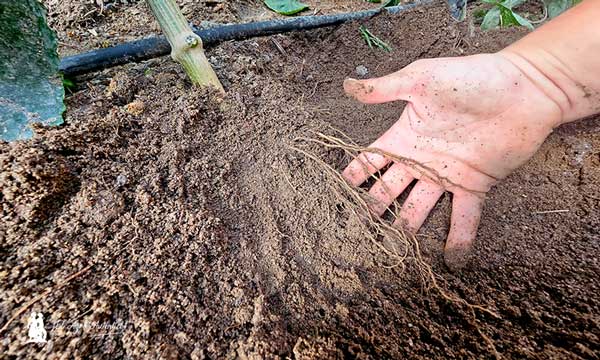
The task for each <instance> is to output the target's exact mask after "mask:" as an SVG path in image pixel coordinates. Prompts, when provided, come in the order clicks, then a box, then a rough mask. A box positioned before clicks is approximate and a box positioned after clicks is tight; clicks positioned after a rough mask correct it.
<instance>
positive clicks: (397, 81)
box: [344, 70, 414, 104]
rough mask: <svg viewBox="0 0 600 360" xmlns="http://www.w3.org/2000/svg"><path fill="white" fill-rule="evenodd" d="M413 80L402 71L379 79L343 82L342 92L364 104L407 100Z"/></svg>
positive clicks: (347, 80)
mask: <svg viewBox="0 0 600 360" xmlns="http://www.w3.org/2000/svg"><path fill="white" fill-rule="evenodd" d="M413 85H414V80H413V78H412V76H410V75H408V74H406V73H405V72H403V71H402V70H400V71H397V72H395V73H392V74H389V75H386V76H382V77H379V78H373V79H366V80H356V79H346V80H344V91H345V92H346V94H348V95H350V96H352V97H354V98H355V99H356V100H358V101H360V102H363V103H365V104H381V103H385V102H390V101H396V100H407V101H408V100H409V96H410V94H411V92H412V88H413Z"/></svg>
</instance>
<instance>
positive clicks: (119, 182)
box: [116, 174, 128, 187]
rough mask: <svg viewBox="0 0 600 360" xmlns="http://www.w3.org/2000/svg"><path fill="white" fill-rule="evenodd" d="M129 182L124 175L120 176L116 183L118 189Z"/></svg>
mask: <svg viewBox="0 0 600 360" xmlns="http://www.w3.org/2000/svg"><path fill="white" fill-rule="evenodd" d="M127 181H128V179H127V176H125V175H123V174H119V175H118V176H117V181H116V183H117V187H123V186H125V184H127Z"/></svg>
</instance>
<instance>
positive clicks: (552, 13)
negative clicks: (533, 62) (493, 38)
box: [475, 0, 581, 30]
mask: <svg viewBox="0 0 600 360" xmlns="http://www.w3.org/2000/svg"><path fill="white" fill-rule="evenodd" d="M481 2H483V3H486V4H490V5H492V7H491V8H490V9H488V10H487V11H484V12H483V13H475V16H476V17H483V21H482V22H481V28H482V29H484V30H488V29H494V28H497V27H509V26H525V27H527V28H529V29H531V30H533V23H539V22H542V21H543V20H545V19H546V18H550V19H552V18H554V17H556V16H558V15H560V14H561V13H563V12H564V11H566V10H567V9H569V8H570V7H572V6H574V5H576V4H578V3H580V2H581V0H544V1H542V4H543V6H544V18H543V19H542V20H540V21H537V22H533V21H530V20H528V19H526V18H524V17H523V16H521V15H519V14H517V13H516V12H515V11H514V8H515V7H517V6H519V5H522V4H523V3H525V0H481Z"/></svg>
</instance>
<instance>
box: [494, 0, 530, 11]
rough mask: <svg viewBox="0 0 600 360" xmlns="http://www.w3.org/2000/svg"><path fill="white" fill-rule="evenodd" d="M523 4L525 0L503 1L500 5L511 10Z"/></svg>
mask: <svg viewBox="0 0 600 360" xmlns="http://www.w3.org/2000/svg"><path fill="white" fill-rule="evenodd" d="M524 2H525V0H504V1H502V2H501V3H500V5H502V6H504V7H506V8H508V9H511V10H512V8H514V7H516V6H519V5H521V4H523V3H524Z"/></svg>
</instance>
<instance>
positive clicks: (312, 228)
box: [0, 7, 600, 359]
mask: <svg viewBox="0 0 600 360" xmlns="http://www.w3.org/2000/svg"><path fill="white" fill-rule="evenodd" d="M367 26H368V27H369V29H370V30H371V31H372V32H373V33H375V34H376V35H379V36H380V37H381V38H382V39H383V40H385V41H386V42H388V43H389V44H390V45H391V46H392V47H393V52H391V53H389V54H388V53H386V52H383V51H379V50H370V49H369V48H368V47H367V46H366V45H365V44H364V43H363V42H362V40H361V39H360V36H359V34H358V31H357V27H358V24H355V23H354V24H347V25H344V26H341V27H339V28H335V29H326V30H319V31H314V32H309V33H305V34H297V35H290V36H275V37H272V38H265V39H256V40H249V41H244V42H230V43H226V44H222V45H220V46H218V47H216V48H214V49H211V50H209V51H208V55H209V56H210V57H212V58H214V59H216V64H217V70H218V73H219V75H220V76H221V78H222V80H223V83H224V85H225V86H226V88H227V90H228V96H227V97H226V98H225V99H219V98H218V97H217V96H214V95H211V94H207V93H206V92H203V91H199V90H197V89H195V88H193V87H191V85H190V84H189V82H188V81H187V79H186V77H185V75H184V74H183V73H182V71H181V70H180V68H179V66H178V65H177V64H174V63H172V62H171V61H170V60H169V59H167V58H164V59H158V60H154V61H150V62H147V63H145V64H137V65H136V64H132V65H129V66H126V67H123V68H120V69H116V70H109V71H106V72H104V73H102V74H96V75H94V78H93V79H92V80H90V81H89V82H85V83H83V84H82V83H80V85H79V87H80V88H81V89H85V90H80V91H78V92H76V93H75V94H73V95H71V96H70V97H69V99H68V113H67V118H66V125H65V126H63V127H61V128H53V129H39V131H38V133H37V135H36V137H35V138H34V139H32V140H30V141H26V142H18V143H12V144H5V143H4V144H0V186H1V190H2V192H1V195H0V205H1V207H2V222H1V223H0V256H1V259H2V262H1V263H0V280H1V281H0V286H1V293H2V297H1V299H0V312H1V314H0V324H1V325H4V324H6V323H7V321H8V320H9V318H10V317H11V316H13V315H14V314H15V313H16V312H17V311H18V309H19V308H21V306H23V305H24V304H25V303H27V302H28V301H30V300H31V299H33V298H34V297H35V296H37V295H40V294H44V296H42V298H41V299H40V300H39V301H37V302H36V303H35V304H34V305H33V306H31V308H30V309H28V310H27V311H25V312H24V313H23V314H22V315H20V316H18V317H17V318H16V320H15V321H14V322H12V323H11V324H10V325H9V326H8V330H7V331H4V332H2V333H1V336H2V341H1V342H0V353H2V354H6V355H7V356H9V357H22V358H25V357H28V358H29V357H37V358H42V357H56V358H59V357H65V358H66V357H104V358H111V359H112V358H120V357H128V358H159V357H160V358H177V357H185V358H193V359H201V358H237V357H239V358H277V357H290V358H303V359H304V358H343V357H351V358H424V359H429V358H454V357H456V358H458V357H460V358H493V357H494V351H493V349H492V346H491V345H490V343H491V344H493V346H494V347H495V349H496V351H497V352H498V353H499V354H500V355H501V356H503V357H506V358H540V359H547V358H556V359H563V358H573V359H578V358H592V359H593V358H598V357H599V354H600V339H599V337H600V315H599V314H600V309H599V307H600V306H599V299H600V288H599V286H600V285H599V282H598V276H599V275H600V264H599V260H598V258H599V256H600V234H599V232H600V231H599V229H600V211H599V208H600V189H599V188H598V184H599V183H600V150H599V149H600V131H599V130H600V117H594V118H592V119H587V120H584V121H580V122H578V123H573V124H571V125H568V126H564V127H562V128H560V129H558V130H557V131H556V132H555V133H554V134H552V135H551V136H550V137H549V139H548V140H547V141H546V143H545V144H544V145H543V147H542V149H541V150H540V151H539V152H538V153H537V154H536V155H535V156H534V158H533V159H532V160H531V161H530V162H529V163H528V164H527V165H526V166H524V167H523V168H522V169H520V170H519V171H517V172H515V173H514V174H513V175H512V176H510V177H509V178H508V179H506V180H505V181H504V182H502V183H501V184H500V185H498V186H497V187H496V188H495V189H493V190H492V191H491V193H490V194H489V197H488V202H487V206H486V209H485V213H484V218H483V220H482V224H481V227H480V231H479V236H478V239H477V243H476V246H475V250H474V254H473V259H472V261H471V264H470V266H469V267H468V268H467V269H465V270H463V271H461V272H457V273H450V272H449V271H448V270H447V269H446V268H445V267H444V266H443V262H442V254H441V249H442V247H443V242H444V238H445V234H446V231H447V228H448V216H449V210H450V208H449V205H450V197H449V196H448V195H446V196H445V197H444V198H443V199H442V200H441V201H440V203H439V204H438V206H437V209H436V210H434V214H433V216H432V218H431V219H429V221H428V222H427V223H426V225H425V227H424V229H423V230H422V231H421V235H419V241H420V243H421V245H422V248H423V249H424V251H423V252H424V257H425V259H426V260H427V261H428V262H430V263H431V264H432V265H433V268H434V270H435V272H436V273H437V274H438V277H437V279H438V282H439V283H440V286H441V287H442V288H443V289H444V290H445V291H446V292H447V293H449V294H455V295H457V296H460V297H462V298H463V299H465V300H466V301H468V302H470V303H473V304H479V305H482V306H484V307H486V308H488V309H489V310H491V311H493V312H495V313H497V314H498V315H499V318H494V317H492V316H491V315H489V314H487V313H486V312H483V311H480V310H473V309H472V308H470V307H468V306H465V305H463V304H461V303H460V302H452V301H448V300H446V299H445V298H444V297H443V296H442V295H441V293H440V292H439V291H438V290H436V289H434V288H431V287H430V286H429V285H430V283H429V282H426V281H423V280H422V277H421V276H419V275H420V272H419V271H418V269H417V268H416V267H415V261H413V260H412V259H410V258H409V259H407V260H406V261H405V267H402V266H396V267H391V266H389V265H391V264H392V263H393V262H392V261H391V259H390V257H389V256H388V255H387V254H386V253H384V252H382V251H381V247H380V246H378V244H377V243H375V242H373V241H371V240H368V234H365V232H364V231H363V230H362V229H363V226H362V224H361V223H360V221H355V220H354V218H353V217H352V216H350V214H351V211H352V208H350V207H349V206H347V203H345V202H343V201H341V200H340V199H341V198H340V196H338V195H337V194H335V193H333V190H335V187H333V186H332V184H331V182H330V180H331V179H330V177H328V176H327V175H326V172H325V171H324V169H323V168H322V167H320V166H318V165H317V164H316V163H315V162H314V161H312V160H311V159H309V158H307V157H306V156H305V155H303V154H302V153H299V152H298V151H296V150H294V149H293V147H300V148H302V149H306V150H310V151H311V152H313V153H315V154H316V155H318V156H319V157H320V158H322V159H324V160H325V162H326V163H328V164H330V165H331V166H333V167H335V168H336V169H341V168H342V167H343V166H344V165H345V164H346V163H347V161H348V159H347V158H346V157H345V156H344V155H343V154H342V152H341V151H339V150H327V149H325V148H323V147H321V146H317V145H315V144H310V143H306V142H305V141H302V140H298V138H301V137H312V136H314V133H313V131H322V132H327V131H332V130H331V127H335V128H338V129H340V130H342V131H343V132H345V133H346V134H348V135H349V136H350V137H351V138H352V139H354V140H355V141H357V142H358V143H360V144H363V145H367V144H368V143H370V142H371V141H372V140H373V139H375V138H376V137H377V136H378V135H379V134H380V133H381V132H382V131H384V130H385V129H386V128H387V127H389V126H390V125H391V124H392V123H393V122H394V121H395V120H396V119H397V117H398V115H399V113H400V111H401V110H402V107H403V104H401V103H395V104H387V105H380V106H365V105H360V104H357V103H356V102H354V101H353V100H351V99H349V98H346V97H345V96H344V95H343V91H342V88H341V84H342V81H343V79H344V78H346V77H348V76H353V77H356V76H357V75H356V73H355V72H356V67H357V66H359V65H363V66H365V67H366V68H367V69H368V72H369V74H368V76H378V75H383V74H386V73H389V72H391V71H395V70H398V69H400V68H401V67H403V66H404V65H407V64H409V63H410V62H412V61H414V60H416V59H419V58H422V57H437V56H456V55H463V54H470V53H478V52H489V51H495V50H498V49H500V48H502V46H505V45H506V44H508V43H510V42H512V41H514V40H515V39H518V38H519V37H520V36H522V35H523V34H524V32H522V31H518V30H513V31H502V32H491V33H485V34H481V33H479V32H478V31H475V30H474V29H473V28H472V27H470V26H469V25H467V24H457V23H455V22H453V21H452V20H449V19H448V18H447V16H446V15H445V10H444V9H443V8H435V7H433V8H428V9H425V10H418V11H415V12H412V13H409V14H405V15H403V16H400V17H389V16H381V17H378V18H376V19H373V20H371V21H369V22H368V23H367ZM273 41H277V42H278V43H279V45H280V46H281V47H282V48H283V49H284V52H281V51H279V50H278V48H277V47H276V46H275V45H274V42H273ZM474 101H476V99H474ZM549 210H552V211H553V212H546V213H544V211H549ZM555 210H561V211H560V212H556V211H555ZM89 265H92V267H91V269H90V270H88V271H85V272H83V273H81V274H80V275H79V276H77V277H75V278H73V279H72V280H70V281H69V282H68V283H67V284H66V285H64V286H62V287H61V281H62V280H63V279H65V278H67V277H68V276H69V275H70V274H73V273H76V272H78V271H80V270H82V269H85V268H86V267H87V266H89ZM44 291H47V293H44ZM30 310H35V311H41V312H42V313H43V314H44V317H45V321H46V328H47V329H48V338H49V340H50V342H49V343H47V344H45V345H39V344H27V343H26V341H27V318H28V316H29V313H30ZM61 320H62V321H65V322H66V323H67V324H72V323H76V324H91V323H93V322H96V323H98V324H113V325H114V324H123V326H122V327H118V328H116V330H115V331H113V332H111V333H110V334H104V335H103V336H102V335H101V334H100V335H99V330H98V329H97V328H94V327H91V328H83V329H73V328H68V327H66V326H64V324H65V323H60V321H61ZM57 324H58V325H57ZM53 326H54V327H53Z"/></svg>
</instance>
